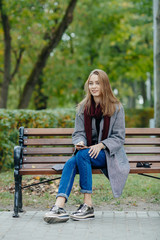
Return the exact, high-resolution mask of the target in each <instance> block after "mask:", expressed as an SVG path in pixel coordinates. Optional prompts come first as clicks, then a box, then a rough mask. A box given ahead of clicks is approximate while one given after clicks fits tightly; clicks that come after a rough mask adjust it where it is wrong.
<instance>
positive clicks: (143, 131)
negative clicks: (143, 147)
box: [125, 128, 160, 136]
mask: <svg viewBox="0 0 160 240" xmlns="http://www.w3.org/2000/svg"><path fill="white" fill-rule="evenodd" d="M125 130H126V135H142V136H145V135H155V136H156V135H160V128H126V129H125Z"/></svg>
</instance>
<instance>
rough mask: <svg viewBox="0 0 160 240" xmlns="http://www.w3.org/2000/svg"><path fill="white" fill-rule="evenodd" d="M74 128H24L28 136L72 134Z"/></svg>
mask: <svg viewBox="0 0 160 240" xmlns="http://www.w3.org/2000/svg"><path fill="white" fill-rule="evenodd" d="M73 131H74V129H73V128H24V135H26V136H61V135H62V136H70V135H72V133H73Z"/></svg>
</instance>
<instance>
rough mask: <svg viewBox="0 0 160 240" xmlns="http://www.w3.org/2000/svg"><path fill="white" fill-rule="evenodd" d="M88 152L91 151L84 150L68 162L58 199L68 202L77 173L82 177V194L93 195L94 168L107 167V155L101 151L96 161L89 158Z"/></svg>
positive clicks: (64, 169) (63, 173)
mask: <svg viewBox="0 0 160 240" xmlns="http://www.w3.org/2000/svg"><path fill="white" fill-rule="evenodd" d="M88 151H89V149H82V150H80V151H78V152H77V154H76V155H74V156H72V157H71V158H70V159H69V160H68V161H67V162H66V164H65V166H64V168H63V172H62V177H61V181H60V185H59V189H58V194H57V196H56V198H57V197H60V196H61V197H65V198H66V201H67V200H68V197H69V195H70V192H71V190H72V186H73V182H74V177H75V175H76V173H79V175H80V187H81V192H82V193H92V167H93V168H104V167H106V155H105V152H104V150H101V151H100V153H99V155H98V157H97V158H96V159H94V158H91V157H90V156H89V153H88Z"/></svg>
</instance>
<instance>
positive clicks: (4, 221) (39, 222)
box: [0, 211, 160, 240]
mask: <svg viewBox="0 0 160 240" xmlns="http://www.w3.org/2000/svg"><path fill="white" fill-rule="evenodd" d="M43 215H44V212H43V211H28V212H26V213H21V214H20V217H19V218H12V213H11V212H0V239H3V240H11V239H12V240H29V239H31V240H41V239H43V240H44V239H45V240H48V239H51V240H53V239H58V240H61V239H63V240H69V239H70V240H72V239H73V240H94V239H95V240H97V239H98V240H101V239H105V240H106V239H109V240H113V239H115V240H160V212H154V211H149V212H133V211H129V212H111V211H104V212H102V211H96V212H95V216H96V218H95V219H94V220H89V221H80V222H77V221H72V220H69V221H68V222H67V223H61V224H51V225H50V224H47V223H45V222H44V221H43Z"/></svg>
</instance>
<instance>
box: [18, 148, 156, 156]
mask: <svg viewBox="0 0 160 240" xmlns="http://www.w3.org/2000/svg"><path fill="white" fill-rule="evenodd" d="M125 150H126V153H127V154H155V153H160V147H125ZM73 152H74V147H64V148H61V147H55V148H49V147H47V148H29V147H27V148H24V149H23V154H25V155H26V154H42V155H45V154H63V155H64V154H72V153H73Z"/></svg>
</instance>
